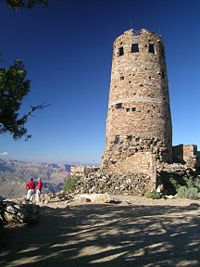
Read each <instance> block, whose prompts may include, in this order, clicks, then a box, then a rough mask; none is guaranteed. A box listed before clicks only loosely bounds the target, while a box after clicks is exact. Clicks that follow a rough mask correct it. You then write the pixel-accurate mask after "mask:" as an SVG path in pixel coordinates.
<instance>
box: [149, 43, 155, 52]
mask: <svg viewBox="0 0 200 267" xmlns="http://www.w3.org/2000/svg"><path fill="white" fill-rule="evenodd" d="M149 53H152V54H155V49H154V44H149Z"/></svg>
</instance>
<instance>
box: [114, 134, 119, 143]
mask: <svg viewBox="0 0 200 267" xmlns="http://www.w3.org/2000/svg"><path fill="white" fill-rule="evenodd" d="M114 143H115V144H119V135H115V140H114Z"/></svg>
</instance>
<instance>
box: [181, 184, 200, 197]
mask: <svg viewBox="0 0 200 267" xmlns="http://www.w3.org/2000/svg"><path fill="white" fill-rule="evenodd" d="M177 196H178V197H180V198H189V199H199V198H200V192H199V190H198V188H196V187H187V186H180V187H179V189H178V193H177Z"/></svg>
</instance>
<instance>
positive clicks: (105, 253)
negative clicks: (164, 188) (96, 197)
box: [0, 198, 200, 267]
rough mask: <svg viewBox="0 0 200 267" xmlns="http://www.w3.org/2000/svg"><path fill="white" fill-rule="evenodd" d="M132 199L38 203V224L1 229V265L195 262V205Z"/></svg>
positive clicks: (199, 228)
mask: <svg viewBox="0 0 200 267" xmlns="http://www.w3.org/2000/svg"><path fill="white" fill-rule="evenodd" d="M129 200H130V199H129ZM132 201H133V203H134V204H128V203H126V202H123V203H122V204H121V205H105V204H104V205H103V204H102V205H101V204H87V205H86V204H84V205H78V204H73V205H70V207H66V205H65V206H63V205H61V206H60V208H53V207H55V204H52V205H51V206H49V207H42V213H43V216H42V221H41V223H39V224H37V225H34V226H19V227H7V228H6V229H5V230H4V231H3V233H1V240H0V248H1V252H0V266H5V267H10V266H35V267H37V266H38V267H41V266H45V267H51V266H58V267H62V266H67V267H71V266H76V267H77V266H83V267H87V266H103V267H106V266H113V267H114V266H115V267H118V266H120V267H123V266H131V267H132V266H134V267H135V266H148V267H150V266H152V267H155V266H200V246H199V244H200V218H199V212H200V210H199V205H198V204H194V205H191V206H188V205H189V204H190V202H188V201H177V200H175V201H173V200H169V201H168V200H167V201H164V200H162V201H149V200H146V199H142V198H136V199H132ZM199 204H200V203H199ZM58 205H59V204H58Z"/></svg>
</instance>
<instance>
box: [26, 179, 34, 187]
mask: <svg viewBox="0 0 200 267" xmlns="http://www.w3.org/2000/svg"><path fill="white" fill-rule="evenodd" d="M26 188H28V189H35V184H34V182H33V181H29V182H28V183H27V184H26Z"/></svg>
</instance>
